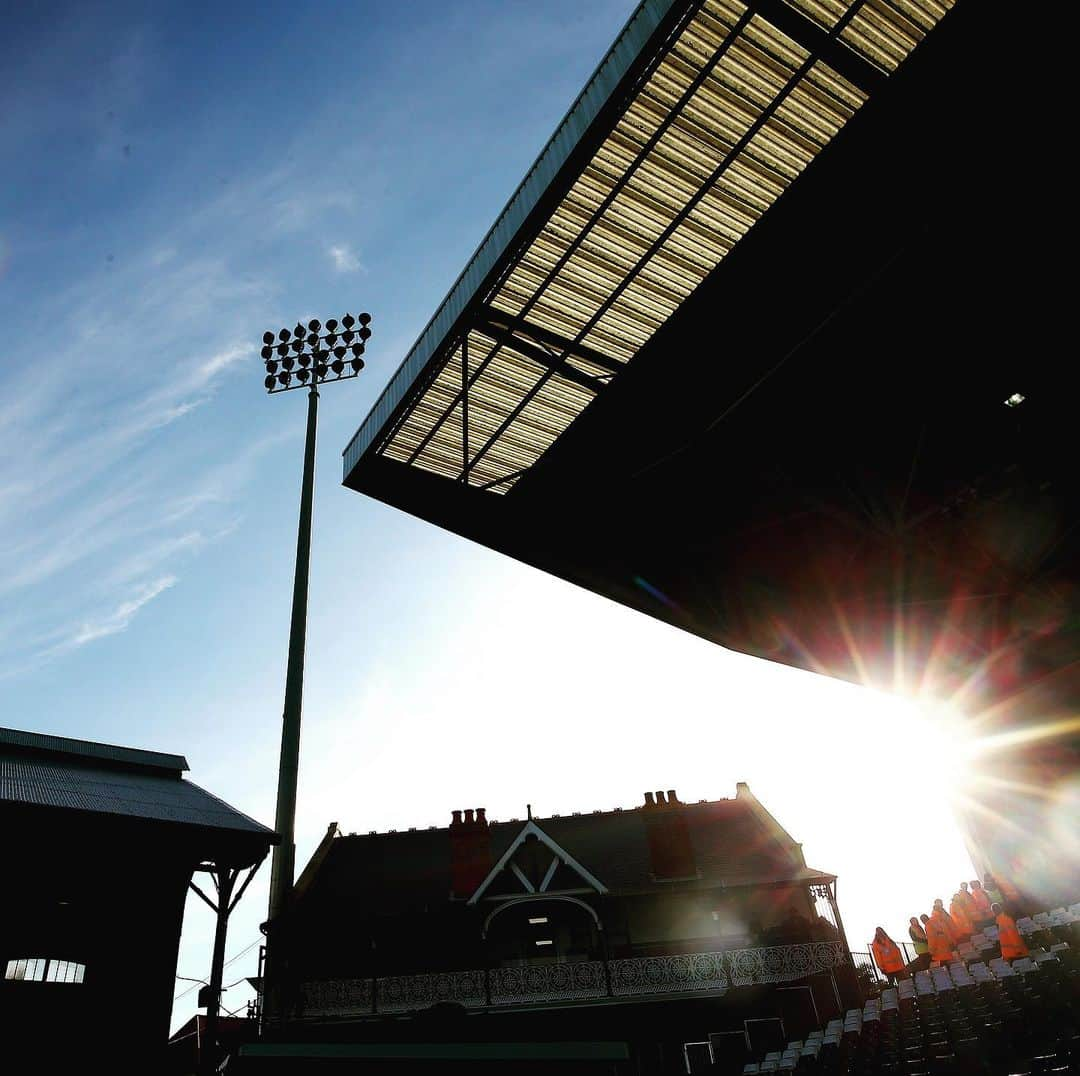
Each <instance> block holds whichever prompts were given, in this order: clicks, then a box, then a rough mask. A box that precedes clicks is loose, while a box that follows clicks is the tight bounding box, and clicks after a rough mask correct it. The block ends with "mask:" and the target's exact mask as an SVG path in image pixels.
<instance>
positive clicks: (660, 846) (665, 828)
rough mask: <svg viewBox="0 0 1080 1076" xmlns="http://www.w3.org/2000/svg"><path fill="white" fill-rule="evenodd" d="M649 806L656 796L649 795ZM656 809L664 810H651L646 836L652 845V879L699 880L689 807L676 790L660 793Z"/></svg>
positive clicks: (647, 796)
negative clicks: (687, 817)
mask: <svg viewBox="0 0 1080 1076" xmlns="http://www.w3.org/2000/svg"><path fill="white" fill-rule="evenodd" d="M645 800H646V803H647V804H648V803H649V802H650V801H652V795H651V794H650V793H648V792H646V793H645ZM655 803H656V806H657V807H658V808H660V807H662V808H663V810H656V811H650V812H649V813H648V814H647V815H646V816H645V835H646V837H647V838H648V842H649V862H650V864H651V866H652V876H653V878H655V879H657V880H665V881H672V880H674V879H679V878H697V877H698V866H697V857H696V856H695V855H694V845H693V841H692V840H691V839H690V827H689V825H688V824H687V820H686V807H685V806H684V805H683V804H682V803H680V802H679V797H678V796H677V795H676V794H675V790H674V789H669V790H668V793H667V796H666V797H665V795H664V793H663V792H659V791H658V792H657V793H656V800H655Z"/></svg>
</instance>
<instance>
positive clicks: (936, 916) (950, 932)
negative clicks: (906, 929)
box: [930, 908, 960, 947]
mask: <svg viewBox="0 0 1080 1076" xmlns="http://www.w3.org/2000/svg"><path fill="white" fill-rule="evenodd" d="M930 919H931V921H936V922H937V923H938V924H940V926H941V929H942V930H944V931H945V934H946V937H948V939H949V945H950V947H951V946H954V945H955V944H956V943H957V942H958V941H959V940H960V931H959V930H957V928H956V923H954V922H953V918H952V916H951V915H949V913H948V912H947V911H945V909H944V908H935V909H934V910H933V911H932V912H931V913H930Z"/></svg>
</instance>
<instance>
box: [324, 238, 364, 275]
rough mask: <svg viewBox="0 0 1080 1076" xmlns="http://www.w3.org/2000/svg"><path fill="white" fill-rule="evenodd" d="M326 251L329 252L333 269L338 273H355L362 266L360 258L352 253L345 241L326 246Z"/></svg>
mask: <svg viewBox="0 0 1080 1076" xmlns="http://www.w3.org/2000/svg"><path fill="white" fill-rule="evenodd" d="M326 253H327V254H329V256H330V261H331V263H332V264H333V266H334V269H335V270H336V271H337V272H339V273H355V272H358V271H359V270H360V269H362V268H363V266H362V265H361V264H360V259H359V258H358V257H357V256H356V254H355V253H353V250H352V248H351V247H349V246H348V245H347V244H345V243H337V244H335V245H334V246H331V247H328V248H327V251H326Z"/></svg>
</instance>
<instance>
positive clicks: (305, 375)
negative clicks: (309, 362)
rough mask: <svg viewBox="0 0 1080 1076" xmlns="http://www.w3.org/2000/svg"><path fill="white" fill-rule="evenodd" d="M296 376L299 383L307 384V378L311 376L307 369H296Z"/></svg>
mask: <svg viewBox="0 0 1080 1076" xmlns="http://www.w3.org/2000/svg"><path fill="white" fill-rule="evenodd" d="M296 376H297V377H298V378H299V379H300V384H301V385H306V384H307V379H308V378H309V377H310V376H311V374H310V372H309V371H307V370H297V371H296Z"/></svg>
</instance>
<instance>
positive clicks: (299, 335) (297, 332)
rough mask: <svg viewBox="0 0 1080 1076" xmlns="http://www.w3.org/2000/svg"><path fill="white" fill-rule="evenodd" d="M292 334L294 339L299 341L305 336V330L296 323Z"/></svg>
mask: <svg viewBox="0 0 1080 1076" xmlns="http://www.w3.org/2000/svg"><path fill="white" fill-rule="evenodd" d="M292 334H293V336H295V337H296V339H297V340H300V339H302V338H303V337H305V336H307V329H305V328H304V326H303V325H301V324H300V322H297V323H296V328H295V329H293V331H292Z"/></svg>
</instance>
